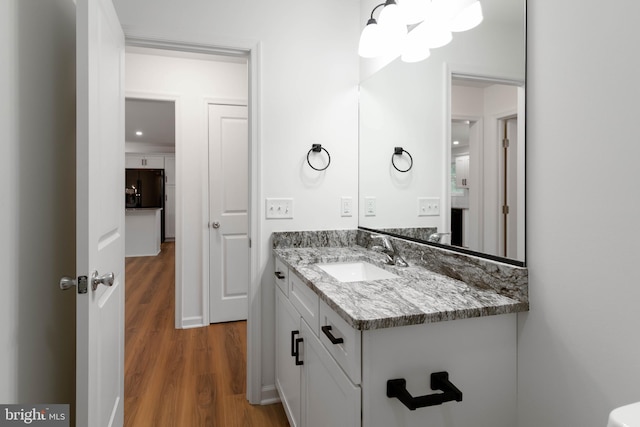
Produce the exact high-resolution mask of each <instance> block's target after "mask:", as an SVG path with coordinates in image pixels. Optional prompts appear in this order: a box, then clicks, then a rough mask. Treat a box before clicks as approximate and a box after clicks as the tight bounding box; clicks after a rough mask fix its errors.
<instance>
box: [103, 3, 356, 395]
mask: <svg viewBox="0 0 640 427" xmlns="http://www.w3.org/2000/svg"><path fill="white" fill-rule="evenodd" d="M114 4H115V6H116V10H117V11H118V15H119V17H120V20H121V22H122V23H123V26H124V28H125V32H127V33H129V34H131V33H135V34H136V35H146V36H157V37H161V38H164V39H174V40H180V41H188V42H195V43H204V44H219V45H225V42H228V43H231V44H232V45H233V44H237V43H239V42H246V41H250V42H259V43H260V49H261V58H260V64H259V66H260V76H259V84H260V87H259V97H260V98H259V99H258V100H257V102H258V111H257V114H258V117H257V120H258V121H259V135H258V137H259V145H260V160H259V163H260V168H261V169H260V171H259V173H260V175H259V179H258V182H259V185H260V188H259V189H258V191H259V193H260V195H261V198H260V203H261V204H262V205H263V204H264V198H265V197H293V198H294V212H295V218H294V219H293V220H269V221H267V220H264V219H263V218H261V219H260V221H261V224H260V226H261V234H260V236H259V237H260V242H259V243H260V250H259V254H260V260H259V265H260V270H261V272H262V283H261V294H262V295H261V299H262V312H263V318H262V320H261V327H262V356H263V357H262V383H263V385H264V386H265V387H268V386H269V385H272V384H273V382H274V347H273V341H274V339H275V333H274V285H273V267H272V263H273V259H272V256H271V247H270V235H271V233H272V232H273V231H281V230H315V229H348V228H355V227H356V226H357V217H356V216H353V217H341V216H340V197H341V196H351V197H353V198H354V200H356V199H357V164H358V160H357V152H358V128H357V123H358V117H357V112H358V104H357V103H358V98H357V86H358V57H357V55H356V54H355V52H356V51H357V39H358V31H359V28H358V27H359V24H358V22H359V5H358V2H357V1H344V0H324V1H312V2H300V1H296V0H285V1H280V2H276V3H273V2H264V1H260V0H250V1H244V2H236V1H222V0H215V1H211V0H195V1H191V2H189V5H185V4H183V3H180V2H174V1H169V0H162V1H157V0H153V1H152V0H116V1H114ZM150 11H153V13H150ZM254 119H256V118H255V117H254ZM312 143H321V144H322V145H323V146H324V147H326V148H327V149H328V150H329V151H330V153H331V166H330V167H329V169H327V170H326V171H325V172H323V173H317V172H315V171H312V170H311V169H310V168H309V167H308V166H307V165H306V154H307V152H308V151H309V149H310V148H311V144H312ZM256 208H257V209H260V213H263V212H264V210H263V209H264V208H263V206H258V207H256ZM196 226H197V225H196ZM203 232H204V230H203Z"/></svg>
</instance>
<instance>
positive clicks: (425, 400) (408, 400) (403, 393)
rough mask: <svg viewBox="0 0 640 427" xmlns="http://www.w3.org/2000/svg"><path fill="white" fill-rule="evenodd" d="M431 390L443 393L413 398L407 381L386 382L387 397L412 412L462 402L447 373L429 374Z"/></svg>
mask: <svg viewBox="0 0 640 427" xmlns="http://www.w3.org/2000/svg"><path fill="white" fill-rule="evenodd" d="M431 390H440V391H443V392H444V393H434V394H429V395H426V396H418V397H413V396H411V393H409V391H408V390H407V381H406V380H405V379H404V378H399V379H395V380H389V381H387V397H389V398H394V397H395V398H397V399H398V400H399V401H400V402H402V403H403V404H404V406H406V407H407V408H409V409H410V410H412V411H415V410H416V409H417V408H424V407H425V406H435V405H442V404H443V403H444V402H450V401H452V400H455V401H456V402H461V401H462V392H461V391H460V390H459V389H458V387H456V386H454V385H453V384H452V383H451V381H449V373H448V372H434V373H432V374H431Z"/></svg>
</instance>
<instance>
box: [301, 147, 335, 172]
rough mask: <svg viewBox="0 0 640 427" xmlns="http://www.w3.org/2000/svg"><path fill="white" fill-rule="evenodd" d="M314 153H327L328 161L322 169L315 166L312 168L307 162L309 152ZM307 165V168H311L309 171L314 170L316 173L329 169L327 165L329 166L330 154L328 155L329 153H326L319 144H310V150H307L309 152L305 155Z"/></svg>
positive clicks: (309, 162)
mask: <svg viewBox="0 0 640 427" xmlns="http://www.w3.org/2000/svg"><path fill="white" fill-rule="evenodd" d="M312 151H313V152H314V153H319V152H321V151H324V152H325V153H327V157H328V158H329V161H328V162H327V166H325V167H323V168H317V167H315V166H313V165H312V164H311V161H310V160H309V155H310V154H311V152H312ZM307 163H308V164H309V166H310V167H311V169H313V170H316V171H323V170H325V169H326V168H328V167H329V165H330V164H331V154H329V152H328V151H327V149H326V148H324V147H323V146H322V145H321V144H311V150H309V152H308V153H307Z"/></svg>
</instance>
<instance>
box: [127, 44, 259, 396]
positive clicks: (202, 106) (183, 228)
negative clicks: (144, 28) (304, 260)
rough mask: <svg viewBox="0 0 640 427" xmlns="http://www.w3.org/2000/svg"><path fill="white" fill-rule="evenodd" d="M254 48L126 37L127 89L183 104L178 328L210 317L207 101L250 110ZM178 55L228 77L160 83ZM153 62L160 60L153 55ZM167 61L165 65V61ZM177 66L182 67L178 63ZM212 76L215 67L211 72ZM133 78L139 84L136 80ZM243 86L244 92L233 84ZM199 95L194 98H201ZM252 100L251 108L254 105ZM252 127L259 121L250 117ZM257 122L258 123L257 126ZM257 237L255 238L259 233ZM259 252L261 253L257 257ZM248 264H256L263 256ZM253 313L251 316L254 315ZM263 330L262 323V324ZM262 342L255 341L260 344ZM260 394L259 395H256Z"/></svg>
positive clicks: (252, 372) (252, 181) (251, 164)
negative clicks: (140, 68)
mask: <svg viewBox="0 0 640 427" xmlns="http://www.w3.org/2000/svg"><path fill="white" fill-rule="evenodd" d="M250 52H253V48H252V47H248V48H247V49H246V50H245V49H238V50H231V49H229V50H224V51H221V52H218V51H217V50H216V49H213V48H211V49H205V48H203V47H202V46H199V47H198V48H194V47H193V46H190V45H182V44H179V43H164V44H163V43H158V42H156V41H145V40H140V39H127V61H126V63H127V65H126V69H127V96H131V97H138V98H156V99H159V98H162V99H173V100H174V102H175V109H176V117H177V118H176V145H175V159H176V176H177V182H176V237H175V250H176V255H175V263H176V273H175V278H176V281H175V282H176V284H175V286H176V290H175V294H176V298H175V327H176V328H180V329H188V328H195V327H201V326H205V325H208V324H209V320H210V319H209V310H208V309H209V293H210V292H209V288H208V278H209V276H210V267H209V264H208V262H207V261H205V260H208V259H209V251H210V249H209V245H208V243H207V237H206V234H207V229H208V227H207V222H208V202H207V197H208V194H207V193H208V190H207V188H208V179H209V176H208V169H207V168H208V165H207V162H208V160H207V158H208V155H207V149H208V148H207V144H206V134H207V126H206V123H205V122H204V121H203V120H206V117H207V108H208V105H209V104H211V103H219V104H244V105H245V108H248V109H249V111H251V105H250V104H249V102H248V101H249V94H250V93H254V91H255V87H256V86H257V85H256V84H255V80H251V81H252V86H251V89H249V80H250V79H249V71H250V70H254V69H255V66H252V65H251V64H250V63H249V57H250ZM150 58H154V60H155V61H157V62H156V66H155V68H153V69H151V70H150V71H149V69H147V70H146V71H140V72H137V73H131V72H130V70H131V69H132V68H133V67H136V66H137V65H139V64H140V63H141V62H145V61H147V62H149V60H150ZM172 61H173V62H175V61H182V62H183V63H187V64H191V65H193V63H194V62H195V61H200V62H201V63H204V64H205V65H207V66H212V65H214V64H218V65H220V67H222V68H223V69H224V70H225V72H224V73H222V74H223V75H224V76H225V78H227V79H230V81H224V80H222V79H212V81H209V82H207V83H206V84H200V83H198V82H196V81H194V79H190V78H181V79H179V82H178V83H179V84H178V85H177V86H173V87H161V86H159V85H154V84H155V83H158V81H159V80H167V77H166V76H165V74H166V73H168V72H171V68H169V67H168V66H167V65H166V64H168V63H170V62H172ZM151 62H153V61H151ZM159 64H162V65H159ZM174 71H175V70H174ZM209 75H211V74H209ZM132 81H134V82H135V84H133V85H132V84H130V83H131V82H132ZM234 87H240V88H241V90H240V91H234V90H232V89H230V88H234ZM194 88H197V89H199V92H198V94H197V95H196V94H194V93H193V92H190V93H187V92H188V91H189V90H190V89H194ZM196 97H197V99H195V101H194V98H196ZM247 106H248V107H247ZM249 126H252V124H251V123H249ZM254 127H255V126H254ZM256 133H257V132H256V131H255V129H250V132H249V139H250V141H249V142H248V143H247V144H248V145H247V146H248V148H249V149H248V153H249V154H248V156H247V157H246V158H245V161H246V163H247V168H246V169H248V172H247V174H246V175H247V176H246V182H247V185H248V188H249V189H252V188H254V189H255V188H257V186H256V181H257V177H256V175H255V174H254V173H252V172H251V171H254V170H255V168H256V164H257V156H256V155H255V154H254V153H255V152H256V148H255V145H256V140H255V138H253V137H251V135H252V134H256ZM248 194H250V197H251V199H252V202H251V203H249V208H248V219H247V221H251V224H252V227H251V229H253V230H257V228H258V227H257V224H258V222H257V219H256V218H255V216H254V215H252V212H251V209H250V206H256V204H255V202H254V201H253V200H254V198H255V197H257V195H256V192H255V191H249V192H248ZM254 241H255V240H254ZM254 252H255V250H254V249H252V250H251V254H252V255H251V259H255V258H257V257H255V255H253V254H254ZM254 257H255V258H254ZM250 262H251V263H252V264H251V265H248V266H247V267H246V268H245V271H248V272H253V271H255V270H256V265H257V261H253V260H251V261H250ZM248 276H249V277H248V278H249V280H255V277H256V274H255V273H251V274H249V275H248ZM249 317H251V316H249ZM257 329H259V327H258V328H257ZM257 333H259V330H258V331H257V332H256V331H255V329H252V322H251V320H250V319H249V320H248V324H247V335H248V341H249V342H251V341H253V342H255V341H256V340H255V334H257ZM254 348H255V347H254ZM256 353H257V354H258V355H259V354H260V352H259V348H258V349H257V350H255V351H252V352H249V353H248V371H249V372H248V375H247V381H248V384H249V385H250V386H248V387H247V394H248V396H249V398H250V400H251V401H252V403H258V402H259V394H257V393H256V390H257V391H258V392H259V391H260V388H259V387H257V386H256V383H259V382H260V371H259V369H255V368H252V367H255V366H256V365H259V359H258V360H256V359H255V357H253V355H254V354H256ZM251 396H255V397H253V398H252V397H251Z"/></svg>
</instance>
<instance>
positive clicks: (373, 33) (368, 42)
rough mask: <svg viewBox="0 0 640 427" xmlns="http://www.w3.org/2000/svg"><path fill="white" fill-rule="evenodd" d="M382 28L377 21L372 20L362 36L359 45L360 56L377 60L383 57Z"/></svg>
mask: <svg viewBox="0 0 640 427" xmlns="http://www.w3.org/2000/svg"><path fill="white" fill-rule="evenodd" d="M380 36H381V34H380V28H379V27H378V24H377V23H376V20H375V19H370V20H369V22H368V23H367V26H366V27H364V29H363V30H362V34H360V44H359V45H358V55H360V56H361V57H363V58H375V57H377V56H380V55H382V40H381V37H380Z"/></svg>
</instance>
